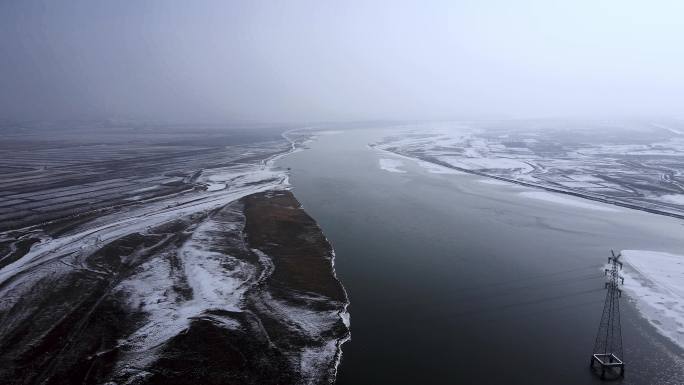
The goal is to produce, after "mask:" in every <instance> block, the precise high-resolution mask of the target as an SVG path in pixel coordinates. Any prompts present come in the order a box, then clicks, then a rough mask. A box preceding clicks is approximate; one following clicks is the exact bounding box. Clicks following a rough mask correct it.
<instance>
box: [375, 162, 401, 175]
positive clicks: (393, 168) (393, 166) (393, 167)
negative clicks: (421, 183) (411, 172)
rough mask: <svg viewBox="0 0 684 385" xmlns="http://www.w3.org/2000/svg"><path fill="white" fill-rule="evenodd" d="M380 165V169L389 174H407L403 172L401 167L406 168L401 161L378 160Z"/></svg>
mask: <svg viewBox="0 0 684 385" xmlns="http://www.w3.org/2000/svg"><path fill="white" fill-rule="evenodd" d="M378 163H379V164H380V168H381V169H383V170H385V171H389V172H398V173H405V172H406V171H404V170H402V169H401V168H400V167H402V166H404V162H402V161H401V160H399V159H386V158H383V159H380V160H378Z"/></svg>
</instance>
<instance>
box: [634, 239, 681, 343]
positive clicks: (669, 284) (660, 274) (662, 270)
mask: <svg viewBox="0 0 684 385" xmlns="http://www.w3.org/2000/svg"><path fill="white" fill-rule="evenodd" d="M621 255H622V258H621V259H622V261H623V262H624V263H625V268H624V270H623V271H622V275H623V276H624V277H625V283H624V286H623V288H624V290H625V292H626V293H627V295H628V296H629V298H630V299H631V300H633V301H634V303H635V305H636V308H637V310H638V311H639V313H640V314H641V315H642V316H643V317H644V318H645V319H647V320H648V321H649V323H650V324H651V325H653V327H655V329H656V330H657V331H658V332H659V333H660V334H662V335H663V336H665V337H667V338H668V339H669V340H671V341H672V342H674V343H675V344H677V345H678V346H679V347H680V348H682V349H684V255H676V254H670V253H665V252H658V251H649V250H622V252H621Z"/></svg>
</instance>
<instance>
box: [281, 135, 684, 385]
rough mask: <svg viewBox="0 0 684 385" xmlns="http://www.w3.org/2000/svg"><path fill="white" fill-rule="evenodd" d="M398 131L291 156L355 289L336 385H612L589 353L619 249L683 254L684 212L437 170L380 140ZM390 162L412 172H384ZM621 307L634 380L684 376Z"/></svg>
mask: <svg viewBox="0 0 684 385" xmlns="http://www.w3.org/2000/svg"><path fill="white" fill-rule="evenodd" d="M390 133H391V129H387V128H378V129H354V130H344V131H341V132H340V131H335V132H327V133H323V134H321V135H319V136H318V137H317V139H316V140H315V141H313V142H312V143H310V144H309V145H308V146H309V147H310V148H309V149H307V150H305V151H301V152H297V153H295V154H292V155H290V156H288V157H285V158H283V159H281V160H280V161H279V165H280V166H282V167H289V168H291V171H290V173H291V174H290V175H291V177H290V182H291V183H292V185H293V190H294V193H295V195H296V197H297V199H299V201H300V202H302V204H303V206H304V208H305V209H306V210H307V212H308V213H309V214H310V215H312V216H313V217H314V218H315V219H316V220H317V221H318V223H319V224H320V226H321V227H322V228H323V231H324V233H325V234H326V236H327V237H328V238H329V239H330V241H331V243H332V245H333V247H334V248H335V251H336V261H335V266H336V271H337V275H338V277H339V278H340V279H341V281H342V283H343V284H344V286H345V288H346V290H347V292H348V294H349V297H350V301H351V305H350V307H349V310H350V314H351V332H352V338H351V341H349V342H347V343H346V344H345V345H344V347H343V358H342V362H341V364H340V367H339V372H338V382H337V383H338V384H341V385H362V384H413V385H415V384H444V383H453V384H455V383H462V384H545V385H546V384H573V385H576V384H591V383H600V381H599V380H598V378H597V377H595V376H594V375H593V374H592V373H591V372H590V370H589V359H590V355H591V353H592V348H593V345H594V338H595V335H596V332H597V330H598V324H599V320H600V318H601V311H602V308H603V302H604V298H605V291H604V289H603V282H604V277H603V276H602V273H601V268H602V266H603V265H604V264H605V263H606V262H607V258H608V256H609V255H610V249H615V250H616V251H617V250H622V249H643V250H658V251H668V252H673V253H681V252H682V250H684V237H683V236H682V234H684V222H682V221H681V220H677V219H674V218H669V217H665V216H659V215H655V214H649V213H645V212H640V211H636V210H630V209H626V208H620V207H617V206H612V205H607V204H602V203H598V202H591V205H587V206H583V205H582V204H580V205H577V206H573V205H568V204H561V203H558V202H553V201H546V200H540V199H533V198H531V196H534V194H529V193H530V192H533V191H534V190H533V189H531V188H527V187H520V186H513V185H505V184H496V183H495V184H492V183H491V182H487V180H486V179H485V178H483V177H480V176H475V175H469V174H438V173H431V172H429V170H428V169H427V168H425V167H423V166H421V165H420V164H419V163H418V162H414V161H412V160H408V159H402V158H399V157H396V156H393V155H391V154H386V153H381V152H379V151H378V150H374V149H372V148H369V147H368V144H369V143H371V142H374V141H376V140H378V139H380V138H381V137H383V136H385V135H388V134H390ZM383 158H385V159H396V160H399V161H401V162H402V163H403V164H402V165H401V167H400V169H401V170H403V171H405V172H403V173H401V172H389V171H387V170H383V169H381V168H380V167H379V160H380V159H383ZM524 192H526V193H527V194H521V193H524ZM572 199H573V200H577V199H579V198H572ZM621 315H622V332H623V340H624V357H623V359H624V361H625V362H626V376H625V378H624V380H623V381H622V383H624V384H677V383H680V382H678V381H679V380H681V379H682V378H684V354H683V352H682V349H681V348H680V347H678V346H676V345H675V344H673V343H672V342H670V341H669V340H668V339H666V338H664V337H662V336H661V335H660V334H658V333H657V332H656V330H655V328H654V327H652V325H650V324H649V323H648V321H647V320H645V319H644V318H643V317H642V316H640V314H639V313H638V311H637V310H636V308H635V306H634V303H633V302H632V300H631V299H630V298H627V297H626V296H623V298H622V301H621Z"/></svg>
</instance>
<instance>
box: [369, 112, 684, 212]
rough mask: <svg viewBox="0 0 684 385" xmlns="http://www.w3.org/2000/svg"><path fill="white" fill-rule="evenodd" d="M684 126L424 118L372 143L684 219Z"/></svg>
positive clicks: (404, 153)
mask: <svg viewBox="0 0 684 385" xmlns="http://www.w3.org/2000/svg"><path fill="white" fill-rule="evenodd" d="M682 126H684V124H682V123H681V122H678V121H677V122H674V123H671V122H670V123H667V124H664V123H663V124H659V123H653V122H645V123H644V122H577V123H574V124H571V123H568V122H553V121H542V122H536V121H530V122H525V121H520V122H519V121H501V122H441V123H424V124H415V125H413V126H405V127H402V128H397V129H393V130H392V131H391V133H390V132H389V131H388V136H387V137H385V138H383V139H382V140H380V141H378V142H377V143H373V144H371V146H372V147H374V148H376V149H378V150H381V151H387V152H391V153H394V154H398V155H402V156H405V157H410V158H414V159H417V160H420V161H422V162H426V163H430V164H433V165H434V166H433V167H442V168H449V169H452V170H455V171H463V172H469V173H473V174H477V175H481V176H493V177H497V178H498V179H499V180H507V181H510V182H514V183H518V184H523V185H526V186H529V187H541V188H543V189H545V190H547V191H553V192H560V193H563V192H568V193H572V194H573V195H581V196H583V197H585V198H589V199H593V200H598V201H602V202H608V203H614V204H618V205H623V206H626V207H630V208H640V209H643V210H647V211H651V212H658V213H661V214H666V215H673V216H678V217H682V218H684V136H682V134H681V130H684V127H682ZM558 199H561V198H558ZM572 200H574V198H572ZM563 201H566V200H563ZM587 204H589V203H587Z"/></svg>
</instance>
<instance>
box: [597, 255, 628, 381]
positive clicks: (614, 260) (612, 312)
mask: <svg viewBox="0 0 684 385" xmlns="http://www.w3.org/2000/svg"><path fill="white" fill-rule="evenodd" d="M610 253H611V255H612V256H611V257H609V258H608V264H609V266H610V268H607V269H605V275H606V276H607V277H608V281H607V282H606V284H605V287H606V289H608V291H607V292H606V302H605V303H604V305H603V315H602V316H601V323H600V324H599V330H598V334H596V342H595V343H594V353H593V354H592V355H591V364H590V365H591V368H592V370H595V371H597V372H598V373H600V375H601V378H606V374H609V375H613V376H614V375H619V376H621V377H622V376H624V375H625V363H624V362H623V361H622V330H621V328H620V297H621V296H622V290H620V288H619V285H620V284H624V282H625V279H624V278H623V277H622V276H620V273H619V272H618V268H619V270H622V262H621V261H620V254H618V255H615V253H614V252H613V250H611V251H610Z"/></svg>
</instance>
